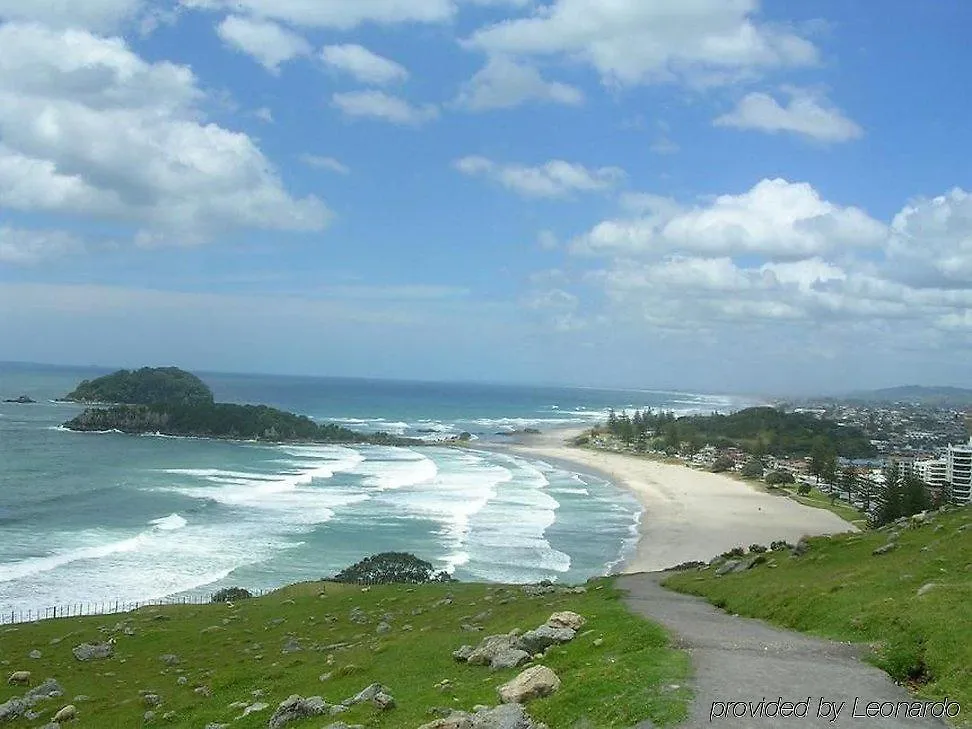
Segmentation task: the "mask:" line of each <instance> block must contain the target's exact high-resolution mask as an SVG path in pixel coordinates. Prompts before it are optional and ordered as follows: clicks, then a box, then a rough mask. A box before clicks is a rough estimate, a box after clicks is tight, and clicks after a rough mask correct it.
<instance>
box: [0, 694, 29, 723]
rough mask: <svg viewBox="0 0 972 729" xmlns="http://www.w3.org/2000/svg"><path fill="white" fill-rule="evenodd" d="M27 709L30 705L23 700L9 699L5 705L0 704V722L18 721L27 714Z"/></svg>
mask: <svg viewBox="0 0 972 729" xmlns="http://www.w3.org/2000/svg"><path fill="white" fill-rule="evenodd" d="M29 708H30V704H28V703H27V702H26V701H24V700H23V699H10V701H8V702H6V703H5V704H0V721H13V720H14V719H19V718H20V717H22V716H23V715H24V714H26V713H27V710H28V709H29Z"/></svg>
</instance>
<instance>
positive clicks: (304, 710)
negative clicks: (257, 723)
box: [267, 694, 327, 729]
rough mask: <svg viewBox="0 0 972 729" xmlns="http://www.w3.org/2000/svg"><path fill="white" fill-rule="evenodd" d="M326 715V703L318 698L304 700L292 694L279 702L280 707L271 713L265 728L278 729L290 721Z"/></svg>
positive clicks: (312, 697)
mask: <svg viewBox="0 0 972 729" xmlns="http://www.w3.org/2000/svg"><path fill="white" fill-rule="evenodd" d="M326 713H327V703H326V702H325V701H324V699H322V698H321V697H320V696H310V697H308V698H306V699H305V698H302V697H300V696H298V695H297V694H294V695H293V696H291V697H290V698H288V699H286V700H285V701H281V702H280V706H278V707H277V710H276V711H275V712H273V716H271V717H270V722H269V724H268V725H267V726H268V727H269V729H280V727H283V726H286V725H287V724H289V723H290V722H292V721H297V720H298V719H309V718H311V717H314V716H322V715H323V714H326Z"/></svg>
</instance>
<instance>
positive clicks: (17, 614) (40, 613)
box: [0, 590, 268, 625]
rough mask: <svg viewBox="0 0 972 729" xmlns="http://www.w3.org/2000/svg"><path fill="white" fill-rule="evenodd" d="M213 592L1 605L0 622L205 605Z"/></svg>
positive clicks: (32, 620)
mask: <svg viewBox="0 0 972 729" xmlns="http://www.w3.org/2000/svg"><path fill="white" fill-rule="evenodd" d="M267 592H268V591H266V590H260V591H259V592H255V593H253V597H263V596H264V595H266V594H267ZM215 595H216V593H215V592H212V593H209V594H208V595H181V596H178V597H164V598H161V599H158V600H136V601H125V600H103V601H100V602H75V603H68V604H66V605H55V606H53V607H45V608H38V609H37V610H16V609H14V610H5V609H0V625H16V624H18V623H34V622H37V621H38V620H50V619H53V618H86V617H91V616H95V615H115V614H119V613H130V612H133V611H135V610H138V609H139V608H144V607H161V606H164V605H208V604H209V603H211V602H213V597H215Z"/></svg>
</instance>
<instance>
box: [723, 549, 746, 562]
mask: <svg viewBox="0 0 972 729" xmlns="http://www.w3.org/2000/svg"><path fill="white" fill-rule="evenodd" d="M744 554H746V550H745V549H743V548H742V547H733V548H732V549H730V550H729V551H728V552H723V553H722V556H723V557H724V558H725V559H732V558H733V557H742V556H743V555H744Z"/></svg>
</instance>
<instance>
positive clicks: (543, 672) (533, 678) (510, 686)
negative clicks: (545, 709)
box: [497, 666, 560, 704]
mask: <svg viewBox="0 0 972 729" xmlns="http://www.w3.org/2000/svg"><path fill="white" fill-rule="evenodd" d="M559 688H560V678H558V676H557V674H556V673H554V672H553V671H552V670H550V669H549V668H547V667H546V666H531V667H530V668H528V669H526V670H525V671H523V673H521V674H520V675H518V676H517V677H516V678H514V679H512V680H510V681H508V682H506V683H504V684H503V685H502V686H500V687H499V689H497V691H498V692H499V697H500V700H501V701H502V702H503V703H504V704H523V703H526V702H527V701H532V700H533V699H539V698H542V697H544V696H550V694H552V693H554V692H555V691H556V690H557V689H559Z"/></svg>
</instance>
